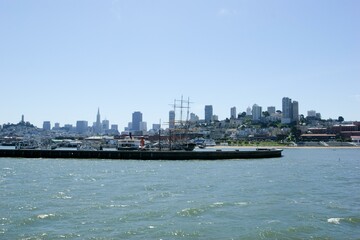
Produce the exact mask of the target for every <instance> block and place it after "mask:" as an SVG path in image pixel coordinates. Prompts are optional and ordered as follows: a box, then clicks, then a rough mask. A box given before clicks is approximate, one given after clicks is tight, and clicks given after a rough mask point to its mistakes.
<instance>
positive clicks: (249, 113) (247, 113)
mask: <svg viewBox="0 0 360 240" xmlns="http://www.w3.org/2000/svg"><path fill="white" fill-rule="evenodd" d="M246 115H247V116H251V107H247V109H246Z"/></svg>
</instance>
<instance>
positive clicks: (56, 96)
mask: <svg viewBox="0 0 360 240" xmlns="http://www.w3.org/2000/svg"><path fill="white" fill-rule="evenodd" d="M359 11H360V2H359V1H356V0H349V1H346V2H342V1H327V0H319V1H310V0H305V1H283V0H274V1H265V0H257V1H232V0H229V1H225V2H223V1H221V2H209V1H203V0H200V1H196V2H194V1H188V0H185V1H175V2H168V1H161V0H156V1H152V2H151V3H150V2H147V1H138V2H131V1H128V2H126V1H112V0H111V1H110V0H108V1H107V0H104V1H98V2H96V1H91V2H88V1H83V0H79V1H75V2H74V1H71V2H70V1H69V2H68V1H44V0H40V1H32V0H30V1H26V2H18V1H2V2H0V32H1V36H2V37H1V38H0V52H1V54H0V81H1V89H2V94H1V107H0V124H6V123H17V122H19V120H20V118H21V115H22V114H24V115H25V120H26V121H29V122H31V123H33V124H34V125H36V126H38V127H41V126H42V125H43V121H50V122H51V123H52V124H53V123H55V122H59V123H61V125H64V124H69V123H70V124H73V125H75V124H76V122H77V121H78V120H81V119H84V120H87V121H89V123H90V125H91V124H92V123H93V121H94V112H95V114H96V108H97V107H100V109H101V114H102V118H103V119H109V120H110V122H111V123H116V124H118V125H119V130H120V129H123V127H124V126H127V123H128V122H130V121H131V114H132V113H133V112H134V111H141V112H142V114H143V118H144V121H146V122H147V123H148V126H151V124H154V123H155V124H158V123H159V122H160V121H161V122H162V123H164V122H168V117H169V116H168V115H169V111H170V110H172V109H171V107H170V106H169V105H170V104H171V102H172V100H173V99H174V98H178V97H179V96H181V95H184V96H189V97H190V100H191V101H192V102H193V104H191V109H190V111H191V112H194V113H196V114H197V115H198V116H199V117H200V118H201V119H203V118H204V115H203V114H204V106H205V105H212V106H213V111H214V114H216V115H218V117H219V119H225V118H228V117H230V108H231V107H234V106H235V107H236V109H237V110H238V112H240V111H241V112H243V111H246V109H247V107H249V106H250V107H252V106H253V105H254V104H257V105H258V106H262V107H263V111H264V110H266V107H268V106H275V107H276V109H281V99H282V97H284V96H288V97H290V98H291V99H296V101H298V102H299V113H300V114H304V115H306V113H307V111H311V110H315V111H316V112H320V113H321V115H322V118H324V119H328V118H332V119H336V118H337V117H339V116H343V117H344V119H345V120H348V121H350V120H353V121H356V120H360V111H359V109H360V92H359V89H360V15H359V14H358V13H359Z"/></svg>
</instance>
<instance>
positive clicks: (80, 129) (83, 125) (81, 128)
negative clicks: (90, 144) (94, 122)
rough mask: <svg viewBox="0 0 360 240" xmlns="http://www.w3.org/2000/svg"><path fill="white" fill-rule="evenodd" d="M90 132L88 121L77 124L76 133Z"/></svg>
mask: <svg viewBox="0 0 360 240" xmlns="http://www.w3.org/2000/svg"><path fill="white" fill-rule="evenodd" d="M87 131H88V122H87V121H77V122H76V132H77V133H80V134H82V133H86V132H87Z"/></svg>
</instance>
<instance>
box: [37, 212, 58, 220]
mask: <svg viewBox="0 0 360 240" xmlns="http://www.w3.org/2000/svg"><path fill="white" fill-rule="evenodd" d="M53 216H55V215H54V214H51V213H50V214H39V215H37V218H39V219H45V218H48V217H53Z"/></svg>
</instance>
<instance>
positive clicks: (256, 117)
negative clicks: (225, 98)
mask: <svg viewBox="0 0 360 240" xmlns="http://www.w3.org/2000/svg"><path fill="white" fill-rule="evenodd" d="M251 113H252V120H253V121H260V120H261V116H262V107H260V106H259V105H257V104H254V105H253V107H252V112H251Z"/></svg>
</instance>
